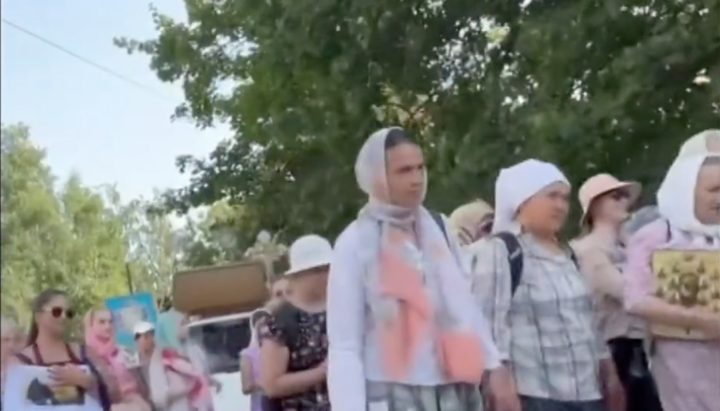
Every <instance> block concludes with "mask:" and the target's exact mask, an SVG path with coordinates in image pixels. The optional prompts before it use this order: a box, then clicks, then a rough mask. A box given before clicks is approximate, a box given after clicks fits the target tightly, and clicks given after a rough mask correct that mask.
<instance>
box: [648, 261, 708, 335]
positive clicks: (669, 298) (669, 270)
mask: <svg viewBox="0 0 720 411" xmlns="http://www.w3.org/2000/svg"><path fill="white" fill-rule="evenodd" d="M651 267H652V272H653V277H654V280H655V290H654V294H655V296H657V297H659V298H661V299H663V300H664V301H666V302H668V303H670V304H674V305H682V306H684V307H687V308H698V309H707V310H708V311H711V312H716V313H720V253H719V252H718V251H714V250H671V249H668V250H657V251H655V252H654V253H653V255H652V262H651ZM650 331H651V333H652V334H653V335H655V336H659V337H669V338H679V339H686V340H705V339H706V337H705V336H704V335H703V333H702V332H701V331H699V330H694V329H683V328H679V327H670V326H666V325H662V324H651V325H650Z"/></svg>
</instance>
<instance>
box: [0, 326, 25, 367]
mask: <svg viewBox="0 0 720 411" xmlns="http://www.w3.org/2000/svg"><path fill="white" fill-rule="evenodd" d="M20 337H21V333H20V330H18V329H17V327H13V328H10V329H9V330H8V331H7V332H6V333H5V334H4V335H3V336H2V338H0V358H1V359H2V360H5V359H6V358H8V357H9V356H11V355H14V354H16V353H18V352H20V350H22V349H23V347H22V344H18V340H19V338H20Z"/></svg>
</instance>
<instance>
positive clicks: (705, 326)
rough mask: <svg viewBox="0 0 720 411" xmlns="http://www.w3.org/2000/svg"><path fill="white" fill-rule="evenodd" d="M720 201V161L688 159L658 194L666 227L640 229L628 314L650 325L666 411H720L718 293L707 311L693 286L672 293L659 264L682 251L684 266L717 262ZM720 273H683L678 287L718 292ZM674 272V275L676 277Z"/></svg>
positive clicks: (631, 263) (632, 257)
mask: <svg viewBox="0 0 720 411" xmlns="http://www.w3.org/2000/svg"><path fill="white" fill-rule="evenodd" d="M719 198H720V153H710V152H707V151H706V152H695V153H692V152H690V153H685V154H684V155H683V154H681V155H680V156H679V157H678V158H677V159H676V160H675V162H674V163H673V164H672V166H671V167H670V169H669V170H668V173H667V175H666V176H665V179H664V181H663V183H662V185H661V186H660V190H659V191H658V193H657V202H658V210H659V212H660V216H661V219H659V220H656V221H654V222H652V223H650V224H648V225H646V226H645V227H643V228H642V229H640V230H639V231H638V232H637V233H636V234H635V235H633V236H632V237H631V239H630V241H629V243H628V267H627V272H626V273H625V275H626V279H627V280H626V282H625V306H626V308H627V309H628V311H629V312H630V313H632V314H635V315H637V316H639V317H641V318H643V319H645V320H646V321H648V322H649V323H650V324H651V328H650V329H651V331H652V333H653V338H654V341H653V346H654V352H653V356H652V373H653V375H654V376H655V381H656V384H657V388H658V392H659V394H660V400H661V401H662V405H663V408H664V409H665V411H707V410H717V409H718V404H720V390H718V388H719V387H720V314H718V312H717V311H714V312H713V308H712V304H718V299H717V293H716V292H715V293H714V294H715V295H711V299H712V300H711V301H710V304H708V305H704V304H701V303H700V302H698V301H695V300H693V299H694V298H697V291H696V295H692V294H688V293H687V292H688V291H689V290H692V286H690V287H686V286H683V287H682V289H681V290H680V291H679V292H677V294H676V293H674V292H672V289H670V290H669V291H670V292H668V289H666V286H667V283H666V280H665V278H664V277H665V276H666V275H661V271H660V269H661V268H662V263H661V261H660V260H656V256H659V255H663V254H664V255H666V256H667V255H668V251H672V250H676V251H681V252H682V254H683V258H684V259H685V260H684V261H693V260H698V259H701V258H703V255H706V256H707V255H709V256H710V257H708V258H711V259H712V260H714V261H717V253H718V251H720V224H719V222H720V200H719ZM679 264H680V263H678V262H675V263H674V266H677V265H679ZM711 264H713V263H711ZM714 264H717V263H714ZM714 264H713V265H714ZM654 267H657V268H656V269H655V270H654V269H653V268H654ZM710 267H712V265H710ZM717 269H718V268H717V266H715V268H714V270H715V271H714V274H713V271H712V269H711V270H710V271H709V275H706V276H702V273H701V272H699V271H700V270H697V271H695V270H691V271H690V272H683V273H681V274H682V277H681V278H677V277H676V281H681V282H690V283H692V282H697V283H700V282H701V281H705V282H707V283H708V285H709V289H710V290H713V289H714V290H717V287H718V286H720V284H719V282H720V280H718V278H717ZM667 271H669V272H670V273H671V274H670V275H671V276H672V275H673V273H672V272H673V271H674V270H673V269H669V270H667ZM700 276H702V277H703V278H700ZM677 297H681V298H677ZM715 310H717V306H715Z"/></svg>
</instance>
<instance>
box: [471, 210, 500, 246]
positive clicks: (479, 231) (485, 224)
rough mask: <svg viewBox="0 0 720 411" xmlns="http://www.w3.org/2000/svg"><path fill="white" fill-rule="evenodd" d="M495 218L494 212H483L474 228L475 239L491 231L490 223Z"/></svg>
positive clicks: (491, 223) (485, 235)
mask: <svg viewBox="0 0 720 411" xmlns="http://www.w3.org/2000/svg"><path fill="white" fill-rule="evenodd" d="M494 220H495V214H493V213H487V214H485V215H484V216H483V217H482V218H481V219H480V221H479V222H478V225H477V228H476V230H475V236H474V239H475V240H479V239H481V238H484V237H487V236H488V235H490V232H491V231H492V225H493V221H494Z"/></svg>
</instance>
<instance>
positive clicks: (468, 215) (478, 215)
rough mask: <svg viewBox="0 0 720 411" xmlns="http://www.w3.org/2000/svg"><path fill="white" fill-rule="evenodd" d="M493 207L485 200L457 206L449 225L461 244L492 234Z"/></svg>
mask: <svg viewBox="0 0 720 411" xmlns="http://www.w3.org/2000/svg"><path fill="white" fill-rule="evenodd" d="M492 222H493V209H492V207H490V205H489V204H488V203H486V202H485V201H483V200H475V201H473V202H471V203H467V204H463V205H461V206H460V207H458V208H456V209H455V211H453V212H452V213H451V214H450V217H449V218H448V225H449V227H450V229H451V231H452V232H453V233H454V234H455V237H456V238H457V240H458V243H459V244H460V245H461V246H467V245H470V244H472V243H474V242H475V241H477V240H479V239H481V238H483V237H485V236H487V235H488V234H490V230H491V229H492Z"/></svg>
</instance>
